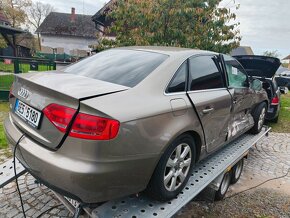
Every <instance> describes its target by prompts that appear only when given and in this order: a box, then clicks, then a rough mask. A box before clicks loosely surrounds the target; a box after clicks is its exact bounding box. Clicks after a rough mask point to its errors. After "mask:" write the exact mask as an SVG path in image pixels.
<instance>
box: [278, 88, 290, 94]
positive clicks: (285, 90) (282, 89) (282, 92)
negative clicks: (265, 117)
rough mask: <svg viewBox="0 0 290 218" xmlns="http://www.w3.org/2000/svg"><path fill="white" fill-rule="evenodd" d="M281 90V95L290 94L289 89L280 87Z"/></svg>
mask: <svg viewBox="0 0 290 218" xmlns="http://www.w3.org/2000/svg"><path fill="white" fill-rule="evenodd" d="M279 90H280V92H281V94H283V95H285V94H287V93H288V92H289V89H288V88H287V87H279Z"/></svg>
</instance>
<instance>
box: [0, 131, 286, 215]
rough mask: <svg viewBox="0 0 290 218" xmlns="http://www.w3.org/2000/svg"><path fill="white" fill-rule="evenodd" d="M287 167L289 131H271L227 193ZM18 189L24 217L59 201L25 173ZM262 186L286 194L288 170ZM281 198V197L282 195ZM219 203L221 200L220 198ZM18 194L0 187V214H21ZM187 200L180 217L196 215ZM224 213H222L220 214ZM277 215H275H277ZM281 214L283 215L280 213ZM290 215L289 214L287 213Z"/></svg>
mask: <svg viewBox="0 0 290 218" xmlns="http://www.w3.org/2000/svg"><path fill="white" fill-rule="evenodd" d="M289 168H290V134H277V133H271V134H270V136H269V137H268V138H265V139H263V140H262V141H261V142H260V143H259V144H258V145H257V146H256V147H254V148H253V149H252V150H251V152H250V156H249V159H248V160H247V161H246V163H245V170H244V173H243V175H242V178H241V180H240V181H239V182H238V183H237V184H236V185H235V186H232V188H231V190H230V192H229V195H231V194H234V193H237V192H240V191H242V190H244V189H247V188H250V187H253V186H255V185H257V184H259V183H260V182H262V181H265V180H266V179H269V178H273V177H277V176H281V175H284V174H285V173H287V170H288V169H289ZM19 184H20V190H21V192H22V197H23V200H24V208H25V210H26V215H27V217H37V216H38V215H39V214H41V213H42V212H43V211H45V210H47V209H49V208H51V207H53V206H56V205H59V204H60V203H59V201H58V200H57V199H56V198H55V197H54V196H53V194H52V193H51V192H50V191H49V189H47V188H46V187H45V186H39V185H37V184H35V183H34V178H33V177H32V176H31V175H29V174H26V175H24V176H21V177H20V178H19ZM263 187H264V188H270V189H274V190H281V191H283V192H284V193H288V194H289V195H290V173H289V175H288V176H287V177H285V178H283V179H280V180H277V181H274V182H271V183H267V184H266V185H264V186H263ZM283 199H285V198H283ZM219 204H223V202H220V203H219ZM20 209H21V208H20V203H19V198H18V194H17V192H16V188H15V184H14V183H11V184H9V185H8V186H6V187H5V188H3V189H0V217H22V214H21V210H20ZM193 209H194V206H193V205H192V204H189V205H188V206H186V207H185V208H184V209H183V210H182V211H181V215H180V216H181V217H198V216H203V214H200V213H199V214H198V216H195V215H194V212H193V211H196V210H200V208H196V209H195V210H193ZM224 215H225V217H226V214H224ZM69 216H71V215H69V212H68V211H67V210H66V209H65V208H64V207H63V206H60V207H57V208H55V209H52V210H51V211H49V212H48V213H47V214H46V215H44V216H42V217H69ZM278 217H279V216H278ZM281 217H283V216H281ZM289 217H290V214H289Z"/></svg>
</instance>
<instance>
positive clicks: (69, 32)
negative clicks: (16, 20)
mask: <svg viewBox="0 0 290 218" xmlns="http://www.w3.org/2000/svg"><path fill="white" fill-rule="evenodd" d="M36 32H37V33H40V35H41V46H42V51H43V52H45V53H54V52H56V53H63V52H64V53H66V54H70V55H76V56H84V54H87V52H90V50H91V49H90V47H89V46H90V45H94V44H97V43H98V41H97V30H96V28H95V23H94V22H93V21H92V16H90V15H81V14H76V13H75V8H72V9H71V14H66V13H58V12H51V13H50V14H49V15H48V16H47V17H46V18H45V20H44V21H43V22H42V24H41V25H40V27H39V28H38V29H37V30H36ZM76 51H79V52H76Z"/></svg>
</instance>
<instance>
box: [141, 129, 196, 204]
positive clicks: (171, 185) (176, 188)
mask: <svg viewBox="0 0 290 218" xmlns="http://www.w3.org/2000/svg"><path fill="white" fill-rule="evenodd" d="M195 161H196V147H195V143H194V139H193V138H192V137H191V136H190V135H188V134H183V135H181V136H179V137H178V138H176V139H175V140H174V141H173V142H172V143H171V144H170V145H169V147H168V148H167V150H166V151H165V152H164V154H163V155H162V157H161V159H160V161H159V163H158V165H157V167H156V169H155V171H154V173H153V175H152V177H151V180H150V182H149V184H148V186H147V189H146V192H147V194H148V195H149V196H150V197H153V198H154V199H156V200H159V201H168V200H171V199H173V198H175V197H176V196H177V195H178V194H179V192H181V191H182V189H183V188H184V186H185V185H186V183H187V181H188V179H189V177H190V174H191V171H192V167H193V166H194V164H195Z"/></svg>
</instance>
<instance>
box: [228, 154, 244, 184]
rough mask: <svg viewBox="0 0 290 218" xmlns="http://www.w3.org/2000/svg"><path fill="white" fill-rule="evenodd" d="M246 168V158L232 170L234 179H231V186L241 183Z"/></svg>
mask: <svg viewBox="0 0 290 218" xmlns="http://www.w3.org/2000/svg"><path fill="white" fill-rule="evenodd" d="M243 168H244V158H243V159H241V160H240V161H239V162H238V163H236V165H235V166H234V167H233V169H232V178H231V184H235V183H237V181H239V179H240V177H241V175H242V172H243Z"/></svg>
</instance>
